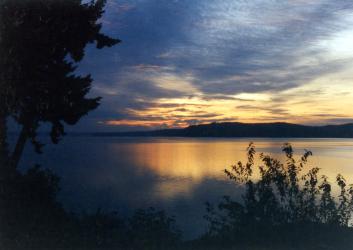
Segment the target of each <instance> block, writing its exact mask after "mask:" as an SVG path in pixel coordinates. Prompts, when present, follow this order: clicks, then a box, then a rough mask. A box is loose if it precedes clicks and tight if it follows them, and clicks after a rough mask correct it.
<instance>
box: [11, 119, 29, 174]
mask: <svg viewBox="0 0 353 250" xmlns="http://www.w3.org/2000/svg"><path fill="white" fill-rule="evenodd" d="M27 139H28V127H27V126H26V125H24V126H23V127H22V130H21V133H20V135H19V137H18V139H17V143H16V146H15V149H14V151H13V153H12V157H11V165H12V167H13V168H15V169H17V166H18V163H19V162H20V159H21V156H22V153H23V150H24V148H25V146H26V142H27Z"/></svg>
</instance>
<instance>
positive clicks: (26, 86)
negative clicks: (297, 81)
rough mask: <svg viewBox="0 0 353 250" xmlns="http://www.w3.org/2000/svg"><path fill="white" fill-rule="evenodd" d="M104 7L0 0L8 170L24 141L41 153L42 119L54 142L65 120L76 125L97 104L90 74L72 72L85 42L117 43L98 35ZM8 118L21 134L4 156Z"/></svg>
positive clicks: (0, 87)
mask: <svg viewBox="0 0 353 250" xmlns="http://www.w3.org/2000/svg"><path fill="white" fill-rule="evenodd" d="M104 5H105V0H97V1H91V2H89V3H82V1H81V0H0V72H1V73H0V107H1V110H0V133H1V134H0V146H1V148H2V149H0V154H1V155H0V157H1V161H4V162H6V161H9V162H11V164H10V165H11V167H12V168H16V167H17V165H18V162H19V160H20V157H21V154H22V152H23V149H24V146H25V144H26V142H27V141H28V140H29V139H30V140H31V141H32V143H33V144H34V145H35V146H36V150H37V151H38V152H40V147H41V144H40V143H39V142H38V141H37V138H36V132H37V129H38V127H39V125H40V124H41V123H43V122H49V123H50V124H51V133H50V135H51V139H52V142H53V143H57V142H58V140H59V139H60V137H61V136H63V135H64V134H65V132H64V123H66V124H70V125H72V124H75V123H76V122H77V121H78V120H79V119H80V118H81V117H82V116H83V115H85V114H87V113H88V112H89V111H90V110H93V109H95V108H96V107H97V106H98V104H99V100H100V98H99V97H97V98H87V97H86V95H87V93H88V92H89V90H90V86H91V83H92V78H91V76H90V75H87V76H77V75H75V70H76V66H77V65H76V64H77V63H78V62H79V61H81V60H82V58H83V57H84V49H85V47H86V45H87V44H88V43H95V44H96V47H97V48H98V49H101V48H103V47H106V46H108V47H110V46H113V45H115V44H116V43H118V42H120V41H119V40H118V39H113V38H110V37H108V36H106V35H104V34H102V33H101V27H102V26H101V24H100V23H98V21H99V18H100V17H101V16H102V14H103V12H104V11H103V7H104ZM9 117H12V118H13V119H14V120H15V121H16V122H17V123H18V124H19V125H21V133H20V135H19V138H18V140H17V143H16V145H15V148H14V151H13V152H12V154H11V156H8V159H7V160H6V155H8V152H7V149H6V148H7V147H6V123H7V119H8V118H9ZM0 163H1V162H0Z"/></svg>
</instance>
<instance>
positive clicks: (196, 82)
mask: <svg viewBox="0 0 353 250" xmlns="http://www.w3.org/2000/svg"><path fill="white" fill-rule="evenodd" d="M102 23H103V26H104V28H103V30H104V32H105V33H107V34H109V35H111V36H114V37H118V38H120V39H121V40H122V41H123V42H122V43H121V44H119V45H117V46H115V47H113V48H110V49H104V50H96V49H94V48H93V47H92V46H90V47H88V48H87V51H86V52H87V53H86V57H85V59H84V60H83V61H82V63H81V65H80V67H79V72H80V73H91V74H92V76H93V78H94V80H95V81H94V83H93V87H92V91H91V94H90V95H92V96H102V97H103V99H102V103H101V106H100V107H99V108H98V109H97V110H95V111H94V112H91V113H90V114H89V115H88V116H87V117H85V119H82V122H81V123H80V125H78V127H76V129H77V128H83V127H84V128H85V130H90V131H123V130H136V129H151V128H166V127H185V126H188V125H190V124H199V123H209V122H215V121H217V122H223V121H239V122H275V121H281V122H291V123H300V124H338V123H348V122H353V2H351V1H347V0H344V1H343V0H336V1H333V0H291V1H289V0H288V1H282V0H278V1H274V0H271V1H268V0H252V1H245V0H239V1H234V0H192V1H191V0H131V1H123V0H108V3H107V6H106V13H105V15H104V18H103V19H102Z"/></svg>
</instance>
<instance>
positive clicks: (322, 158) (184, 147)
mask: <svg viewBox="0 0 353 250" xmlns="http://www.w3.org/2000/svg"><path fill="white" fill-rule="evenodd" d="M284 142H285V141H283V140H273V141H264V140H260V139H259V140H255V146H256V147H257V152H258V153H260V152H264V153H265V154H270V155H272V156H273V157H276V158H277V159H280V160H281V161H282V162H283V163H284V162H285V157H284V154H283V153H282V152H281V147H282V145H283V143H284ZM248 143H249V140H248V139H244V140H236V139H217V140H212V139H171V140H168V139H158V140H157V141H155V142H141V143H133V144H132V145H131V144H129V146H128V147H129V151H128V152H126V153H128V154H129V155H133V156H134V157H133V159H132V160H133V161H134V165H135V166H137V167H138V168H140V170H148V171H152V172H153V173H154V174H156V175H157V176H159V178H160V179H161V181H160V182H158V185H157V186H156V193H157V195H159V196H163V197H173V196H175V195H177V194H178V195H180V194H182V195H184V196H187V195H191V194H192V192H193V190H194V188H197V186H198V185H199V184H200V183H202V182H203V181H205V180H210V179H213V180H220V181H227V177H226V176H225V174H224V172H223V171H224V169H225V168H227V169H229V168H230V166H231V165H232V164H235V163H236V162H237V161H242V162H243V163H245V162H246V151H245V149H246V147H247V145H248ZM292 145H293V147H294V149H295V153H296V154H295V157H296V158H297V159H299V157H300V156H301V154H302V153H303V152H304V148H308V149H310V150H312V151H313V153H314V156H313V157H312V158H311V159H310V160H309V164H308V166H307V167H306V169H304V170H303V173H306V171H307V170H308V169H310V168H312V167H319V168H321V174H325V175H327V176H328V177H329V179H330V180H331V182H334V181H335V179H336V175H337V174H338V173H341V174H343V175H344V176H345V177H346V179H347V181H348V182H353V167H352V166H353V158H352V157H351V153H352V152H353V141H352V140H347V141H342V140H340V141H339V140H337V141H332V140H330V141H328V140H323V141H320V140H310V139H308V140H301V141H300V142H299V141H295V140H294V141H293V142H292ZM117 147H122V144H119V145H117ZM117 150H121V149H117ZM130 151H131V152H130ZM257 156H259V154H257ZM256 164H260V162H259V159H258V157H257V160H256ZM258 177H259V175H258V173H257V172H255V176H254V178H255V179H256V178H258ZM334 190H335V189H334Z"/></svg>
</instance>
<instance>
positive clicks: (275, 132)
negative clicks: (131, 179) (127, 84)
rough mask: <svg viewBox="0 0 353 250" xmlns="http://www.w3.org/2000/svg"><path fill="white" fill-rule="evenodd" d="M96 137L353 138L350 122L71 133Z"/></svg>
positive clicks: (199, 126) (225, 125)
mask: <svg viewBox="0 0 353 250" xmlns="http://www.w3.org/2000/svg"><path fill="white" fill-rule="evenodd" d="M79 134H82V135H86V136H87V135H90V136H97V137H183V138H303V139H304V138H317V139H319V138H323V139H325V138H347V139H348V138H353V124H352V123H349V124H342V125H324V126H306V125H298V124H291V123H238V122H225V123H211V124H202V125H192V126H189V127H186V128H176V129H161V130H152V131H131V132H93V133H71V135H79Z"/></svg>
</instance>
